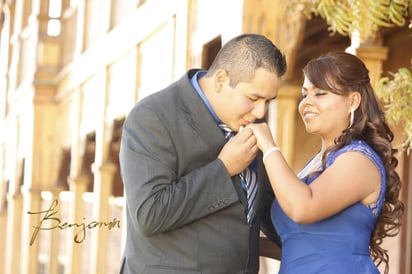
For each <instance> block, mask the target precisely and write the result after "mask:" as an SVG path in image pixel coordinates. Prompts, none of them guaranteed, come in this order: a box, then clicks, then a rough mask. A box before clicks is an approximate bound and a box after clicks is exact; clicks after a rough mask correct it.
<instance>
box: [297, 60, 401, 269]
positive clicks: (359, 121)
mask: <svg viewBox="0 0 412 274" xmlns="http://www.w3.org/2000/svg"><path fill="white" fill-rule="evenodd" d="M303 72H304V74H305V76H306V77H307V78H308V79H309V80H310V82H312V84H313V85H315V86H316V87H318V88H320V89H323V90H328V91H330V92H333V93H335V94H339V95H343V96H348V95H349V94H350V93H351V92H353V91H358V92H359V93H360V94H361V98H362V99H361V102H360V106H359V108H358V109H357V110H356V111H355V115H354V121H353V124H352V126H351V127H350V128H347V129H345V130H344V131H343V132H342V135H340V136H339V137H337V138H336V139H335V145H334V146H332V147H330V148H328V149H327V150H326V151H325V154H324V155H323V156H324V157H323V158H322V159H323V160H322V161H323V162H322V164H323V167H325V163H326V157H325V156H326V155H327V154H328V153H330V152H332V151H336V150H339V149H340V148H342V147H343V146H346V145H348V144H350V143H351V142H352V140H363V141H365V142H366V143H368V144H369V145H370V146H371V147H372V148H373V149H374V150H375V151H376V152H377V153H378V154H379V156H380V157H381V158H382V161H383V164H384V166H385V170H386V193H385V203H384V205H383V208H382V212H381V214H380V215H379V217H378V220H377V223H376V226H375V229H374V231H373V233H372V236H371V240H370V253H371V257H372V259H373V260H374V262H375V263H376V265H378V266H379V265H380V264H381V263H382V262H383V263H384V264H385V274H386V273H388V272H389V255H388V251H387V250H385V249H384V248H382V247H381V244H382V241H383V238H385V237H388V236H395V235H397V234H398V233H399V231H400V226H401V218H402V215H403V211H404V205H403V203H402V202H401V201H400V200H399V193H400V189H401V180H400V178H399V175H398V173H397V172H396V171H395V168H396V166H397V165H398V160H397V159H396V158H395V156H394V155H395V153H396V152H397V150H396V149H394V148H393V147H392V146H391V142H392V140H393V133H392V131H391V130H390V128H389V126H388V124H387V122H386V119H385V116H384V114H383V111H382V110H381V107H380V106H379V103H378V101H377V99H376V97H375V94H374V91H373V88H372V86H371V83H370V79H369V71H368V69H367V68H366V66H365V64H364V63H363V62H362V61H361V60H360V59H359V58H358V57H356V56H354V55H352V54H349V53H345V52H332V53H328V54H325V55H323V56H321V57H319V58H317V59H314V60H311V61H310V62H309V63H308V64H307V65H306V66H305V68H304V69H303Z"/></svg>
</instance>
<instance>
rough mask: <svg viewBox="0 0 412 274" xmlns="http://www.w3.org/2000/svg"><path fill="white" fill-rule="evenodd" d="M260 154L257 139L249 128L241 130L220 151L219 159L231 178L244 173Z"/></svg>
mask: <svg viewBox="0 0 412 274" xmlns="http://www.w3.org/2000/svg"><path fill="white" fill-rule="evenodd" d="M257 152H258V146H257V142H256V137H255V136H254V135H253V131H252V130H251V129H249V128H246V129H243V127H241V128H240V130H239V132H238V133H237V134H236V135H235V136H233V137H232V138H231V139H230V140H229V141H228V142H227V143H226V145H225V146H224V147H223V148H222V150H221V151H220V153H219V155H218V158H219V159H220V160H221V161H222V162H223V164H224V165H225V166H226V169H227V171H228V172H229V174H230V176H234V175H236V174H239V173H240V172H242V171H243V170H244V169H245V168H246V167H247V166H249V164H250V163H251V162H252V161H253V160H254V159H255V157H256V154H257Z"/></svg>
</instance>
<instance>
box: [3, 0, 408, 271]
mask: <svg viewBox="0 0 412 274" xmlns="http://www.w3.org/2000/svg"><path fill="white" fill-rule="evenodd" d="M286 2H287V1H286V0H260V1H255V0H243V1H239V0H225V1H219V0H146V1H144V0H34V1H32V0H3V1H2V2H1V3H0V12H1V13H0V31H1V32H0V132H1V134H0V272H1V273H6V274H15V273H21V274H26V273H36V274H37V273H50V274H54V273H76V274H77V273H98V274H100V273H102V274H106V273H107V274H111V273H117V272H118V267H119V263H120V257H121V251H122V246H123V241H124V235H125V230H124V228H125V224H124V222H125V219H124V217H123V206H124V199H123V186H122V182H121V177H120V173H119V160H118V152H119V145H120V144H119V142H120V138H121V129H122V125H123V121H124V119H125V117H126V116H127V114H128V111H129V110H130V109H131V108H132V106H133V105H134V104H135V103H136V102H137V101H138V100H140V99H142V98H143V97H145V96H147V95H149V94H151V93H153V92H156V91H157V90H159V89H161V88H163V87H164V86H166V85H168V84H170V83H171V82H172V81H174V80H176V79H178V78H180V77H181V75H183V74H184V73H185V71H186V70H187V69H188V68H191V67H200V68H208V66H209V65H210V62H211V60H213V58H214V56H215V55H216V53H217V51H218V50H219V49H220V47H221V45H222V44H223V43H225V42H226V41H227V40H228V39H230V38H232V37H233V36H236V35H238V34H240V33H245V32H255V33H260V34H264V35H266V36H268V37H269V38H270V39H271V40H272V41H273V42H274V43H275V44H276V45H278V46H279V47H280V48H281V49H282V51H283V52H284V53H285V54H286V56H287V61H288V72H287V74H286V75H285V77H284V80H283V85H282V87H281V90H280V94H279V97H278V99H277V100H276V102H273V104H272V105H271V110H270V113H269V121H270V123H271V126H272V129H273V130H274V132H275V135H276V138H277V141H278V144H279V146H280V147H281V148H282V152H283V154H284V155H285V157H286V159H287V160H288V162H289V163H290V164H291V165H292V166H293V168H294V169H295V170H296V171H297V170H299V169H300V168H301V167H302V166H303V164H304V163H305V161H306V160H308V158H309V156H310V155H311V154H312V153H313V152H314V151H315V150H316V149H317V148H318V147H319V143H318V140H317V138H316V137H313V136H310V135H307V134H306V133H305V129H304V126H303V123H302V122H301V120H300V117H299V116H298V113H297V105H298V102H299V100H300V85H301V84H302V73H301V71H302V68H303V66H304V64H305V63H306V62H307V61H308V60H309V59H311V58H313V57H316V56H319V55H320V54H322V53H325V52H328V51H333V50H350V51H352V52H353V53H355V54H356V55H358V56H359V57H360V58H361V59H363V60H364V61H365V63H366V64H367V66H368V68H369V70H370V71H371V76H372V80H373V81H376V80H377V79H378V78H379V77H381V76H382V75H385V74H387V73H388V72H390V71H392V72H394V71H397V68H399V67H409V66H410V60H411V58H412V52H411V51H410V48H411V47H412V38H411V30H410V29H408V28H407V27H404V28H393V29H388V30H384V31H382V32H380V34H379V36H378V37H377V38H376V39H374V40H372V41H367V42H364V43H355V41H351V40H350V38H348V37H344V36H341V35H338V34H335V35H331V34H330V32H329V31H328V26H327V24H326V23H325V22H324V20H322V19H321V18H318V17H314V18H312V19H311V20H309V19H307V18H305V17H303V16H302V15H301V14H297V13H296V14H295V13H291V12H290V11H287V10H286V9H285V8H284V7H285V6H286V4H285V3H286ZM394 131H395V132H396V140H395V143H400V142H401V141H402V138H403V132H402V128H401V127H399V128H396V127H395V128H394ZM398 159H399V162H400V164H399V174H400V175H401V177H402V180H403V190H402V195H403V196H402V198H403V201H404V202H405V205H406V207H407V208H406V214H405V218H404V225H403V227H402V231H401V233H400V235H398V236H397V237H395V238H393V239H390V240H388V241H387V242H385V245H386V246H387V248H388V249H389V251H390V258H391V261H390V262H391V265H390V268H391V274H408V273H411V271H412V270H411V261H412V254H411V249H412V247H411V242H412V235H411V233H412V232H411V231H412V216H411V215H412V214H411V212H412V209H411V206H412V175H411V174H412V162H411V160H410V155H407V154H406V153H404V152H402V153H400V154H399V155H398ZM271 264H276V262H275V261H272V260H266V259H265V258H263V256H262V271H261V272H262V273H265V274H269V273H272V271H276V270H272V269H276V266H274V267H273V266H272V265H271ZM274 273H275V272H274Z"/></svg>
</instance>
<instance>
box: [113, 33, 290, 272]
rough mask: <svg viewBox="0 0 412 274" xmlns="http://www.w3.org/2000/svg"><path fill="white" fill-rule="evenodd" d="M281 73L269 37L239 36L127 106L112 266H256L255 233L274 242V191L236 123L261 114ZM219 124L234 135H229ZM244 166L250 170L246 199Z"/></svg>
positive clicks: (249, 137) (280, 58)
mask: <svg viewBox="0 0 412 274" xmlns="http://www.w3.org/2000/svg"><path fill="white" fill-rule="evenodd" d="M285 71H286V61H285V57H284V55H283V54H282V53H281V52H280V51H279V49H278V48H277V47H276V46H275V45H273V43H272V42H271V41H270V40H268V39H267V38H266V37H264V36H262V35H256V34H243V35H240V36H238V37H235V38H233V39H232V40H230V41H229V42H228V43H226V44H225V45H224V46H223V47H222V49H221V50H220V51H219V53H218V55H217V57H216V58H215V60H214V62H213V64H212V65H211V67H210V68H209V70H208V71H205V70H199V69H192V70H189V71H188V72H187V73H186V74H185V75H184V76H183V77H182V78H181V79H180V80H178V81H177V82H175V83H173V84H171V85H170V86H168V87H167V88H165V89H164V90H162V91H159V92H157V93H155V94H153V95H150V96H148V97H146V98H144V99H142V100H141V101H140V102H139V103H137V104H136V105H135V107H134V108H133V109H132V110H131V112H130V113H129V115H128V116H127V119H126V121H125V124H124V128H123V136H122V142H121V149H120V167H121V174H122V178H123V182H124V186H125V194H126V217H127V239H126V246H125V250H124V254H123V258H122V263H121V269H120V273H123V274H126V273H127V274H129V273H133V274H194V273H197V274H200V273H202V274H236V273H250V274H252V273H254V274H255V273H257V272H258V270H259V232H260V230H262V231H264V232H265V233H266V234H267V236H268V237H269V238H272V239H276V232H275V231H274V229H273V227H272V225H271V221H270V217H269V215H268V214H267V215H266V214H265V213H267V212H269V209H268V207H270V205H271V202H272V200H273V194H272V192H271V190H270V186H269V185H268V184H267V177H266V174H265V173H263V171H262V172H260V171H259V170H263V169H262V168H261V167H262V166H261V155H258V157H257V154H258V148H257V144H256V138H255V137H254V136H253V133H252V131H251V130H250V129H248V128H245V129H243V128H244V127H245V126H247V125H248V124H250V123H254V122H256V121H257V120H260V119H263V118H264V117H265V114H266V112H267V109H268V104H269V102H270V101H271V100H272V99H274V98H275V97H276V96H277V93H278V89H279V87H280V84H281V76H282V75H283V74H284V73H285ZM221 124H225V125H226V127H228V128H229V129H230V130H232V131H233V132H234V133H236V134H235V135H234V136H233V137H232V138H231V139H229V138H228V139H229V141H227V140H226V139H225V132H224V131H222V129H221V127H220V126H219V125H221ZM245 169H248V170H251V171H252V174H254V175H253V176H254V177H257V184H255V186H256V187H257V194H256V196H254V197H255V198H254V202H252V201H248V199H247V196H248V195H247V194H246V191H245V189H246V186H245V181H247V179H244V178H243V177H242V176H240V174H241V173H242V172H243V171H244V170H245ZM253 176H252V177H253ZM248 205H249V207H250V208H251V210H250V217H249V215H248V213H249V211H248ZM262 224H267V226H264V227H262Z"/></svg>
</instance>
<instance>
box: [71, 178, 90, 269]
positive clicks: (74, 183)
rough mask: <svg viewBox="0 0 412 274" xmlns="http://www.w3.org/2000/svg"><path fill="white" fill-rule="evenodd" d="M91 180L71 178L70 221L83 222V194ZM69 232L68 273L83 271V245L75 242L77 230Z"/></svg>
mask: <svg viewBox="0 0 412 274" xmlns="http://www.w3.org/2000/svg"><path fill="white" fill-rule="evenodd" d="M89 183H90V182H89V181H88V178H87V177H83V176H79V177H77V178H75V179H72V178H69V184H70V191H71V192H72V193H73V200H72V207H71V208H70V209H71V212H70V223H73V224H74V223H76V224H80V223H83V216H84V205H83V194H84V193H85V192H86V190H87V186H88V184H89ZM67 232H68V235H69V236H68V238H67V242H68V247H69V248H68V257H69V258H68V265H67V273H81V259H82V245H81V244H78V243H76V242H74V240H73V239H74V237H75V230H74V229H70V230H68V231H67Z"/></svg>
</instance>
